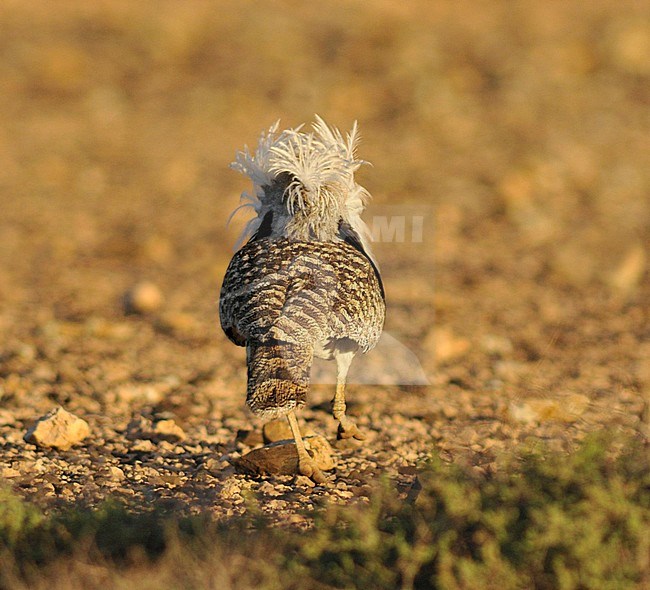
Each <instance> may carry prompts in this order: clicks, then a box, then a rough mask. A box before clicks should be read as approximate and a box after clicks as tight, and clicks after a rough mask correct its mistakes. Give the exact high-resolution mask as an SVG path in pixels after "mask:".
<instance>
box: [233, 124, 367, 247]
mask: <svg viewBox="0 0 650 590" xmlns="http://www.w3.org/2000/svg"><path fill="white" fill-rule="evenodd" d="M278 129H279V121H278V122H276V123H274V124H273V125H272V126H271V127H270V128H269V129H268V131H265V132H262V134H261V135H260V139H259V142H258V145H257V149H256V150H255V152H254V153H251V152H250V151H249V149H248V147H244V149H243V150H242V151H239V152H237V155H236V158H235V161H234V162H233V163H232V164H231V168H233V169H234V170H237V171H238V172H241V173H242V174H245V175H246V176H248V177H249V178H250V179H251V180H252V182H253V192H252V193H249V192H247V191H244V192H243V193H242V196H241V201H242V203H241V205H240V206H239V207H237V209H235V211H233V213H232V215H231V218H232V216H233V215H234V214H235V213H236V212H237V211H239V210H240V209H243V208H246V207H252V209H253V210H254V212H255V216H254V217H253V218H252V219H251V220H250V221H249V222H248V223H247V224H246V226H245V228H244V231H243V232H242V235H241V236H240V238H239V241H238V243H237V248H239V247H240V246H241V245H242V244H243V243H244V242H245V241H246V240H247V239H248V238H250V237H251V236H252V235H253V234H254V233H255V232H256V231H257V230H258V229H259V227H260V225H261V223H262V220H263V219H264V218H265V216H266V214H267V213H269V212H272V213H273V217H272V219H273V221H272V226H273V227H272V231H273V235H274V236H276V237H277V236H284V237H289V238H293V239H303V240H316V241H337V240H340V239H341V237H340V235H339V223H340V222H341V221H343V222H344V223H346V224H347V225H348V226H349V227H350V228H351V229H352V230H353V231H354V232H355V233H356V235H357V236H358V238H359V240H360V241H361V244H362V246H363V247H364V249H365V251H366V252H367V254H368V255H369V256H371V253H370V250H369V242H370V232H369V230H368V227H367V226H366V224H365V223H364V222H363V221H362V219H361V213H362V212H363V210H364V208H365V204H366V201H367V199H368V198H369V194H368V192H367V191H366V190H365V189H364V188H363V187H362V186H360V185H358V184H357V183H356V181H355V180H354V173H355V172H356V171H357V170H358V169H359V167H360V166H361V165H362V164H366V163H367V162H364V161H363V160H359V159H357V156H356V148H357V145H358V143H359V131H358V126H357V123H356V121H355V123H354V124H353V126H352V129H351V131H350V132H349V133H348V134H347V135H346V137H345V138H344V137H343V135H342V134H341V132H340V131H339V130H338V129H336V128H334V127H329V126H328V125H327V123H325V121H324V120H323V119H322V118H321V117H319V116H318V115H316V121H315V123H314V124H313V125H312V131H311V132H306V131H302V126H300V127H297V128H295V129H287V130H284V131H278ZM278 183H280V184H278Z"/></svg>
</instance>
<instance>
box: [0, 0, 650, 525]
mask: <svg viewBox="0 0 650 590" xmlns="http://www.w3.org/2000/svg"><path fill="white" fill-rule="evenodd" d="M648 55H650V13H649V12H648V9H647V7H644V6H643V3H638V2H634V1H631V0H623V1H613V0H595V1H593V2H589V3H584V2H577V1H575V2H574V1H572V2H562V3H560V2H532V1H517V2H507V3H505V2H483V3H474V2H465V1H461V2H438V3H429V2H424V1H414V2H402V3H394V2H390V1H388V0H379V1H377V2H357V1H351V2H344V3H343V2H325V3H319V4H318V6H317V5H314V4H311V3H295V2H268V3H255V4H253V3H243V2H242V3H232V2H218V1H202V0H188V1H185V2H183V3H175V2H169V1H165V2H149V1H143V2H135V3H134V2H127V1H125V0H104V1H98V2H92V3H84V2H73V1H67V0H66V1H64V2H60V3H56V6H55V5H54V4H53V3H49V2H46V1H44V0H33V1H32V2H29V3H25V2H20V1H17V0H5V1H4V2H3V3H2V6H0V80H1V83H0V334H1V339H0V476H1V478H2V480H3V481H4V483H5V484H7V485H9V486H11V488H12V489H13V490H14V491H16V492H17V493H18V494H19V495H21V496H22V497H24V498H27V499H29V500H31V501H33V502H35V503H37V504H38V505H39V506H41V507H43V508H45V509H47V510H50V509H54V508H57V507H61V506H95V505H97V504H98V503H99V502H101V500H103V499H107V498H120V499H123V500H125V501H126V502H128V503H129V505H131V506H136V507H143V508H146V507H147V506H151V505H152V504H155V505H166V506H169V507H172V508H174V509H176V510H179V511H181V512H187V513H199V512H201V513H205V512H207V513H210V514H212V515H214V517H215V518H217V519H225V518H230V517H236V516H237V515H239V514H243V513H244V512H245V511H246V510H247V509H248V506H249V503H248V502H247V498H249V497H250V496H251V494H252V495H255V496H256V497H257V499H258V502H259V507H260V508H261V510H262V511H263V512H265V513H267V514H269V515H271V516H272V517H273V519H274V520H275V521H277V522H278V523H279V524H281V525H284V526H299V527H302V526H309V518H308V511H309V510H310V509H311V508H313V507H316V506H319V505H321V504H323V503H325V502H338V503H353V502H366V501H367V497H368V494H369V493H370V490H371V489H372V486H373V485H374V484H375V483H376V482H377V481H379V480H381V479H382V478H387V480H388V482H389V483H390V485H391V486H394V487H396V488H397V490H398V492H399V493H400V494H401V495H403V496H404V497H408V495H409V494H411V493H413V492H414V490H416V487H417V483H416V480H417V473H418V469H419V466H420V465H421V464H422V462H423V461H425V460H426V458H427V457H429V456H430V455H431V454H435V455H438V456H440V457H441V458H442V459H443V460H444V461H448V462H454V463H459V464H463V465H469V466H472V467H473V469H475V470H476V471H477V472H478V473H484V474H488V473H491V472H494V471H495V470H498V469H499V468H500V457H501V456H502V455H503V453H505V452H509V451H510V450H512V449H516V448H517V446H518V445H519V444H520V443H522V442H525V443H526V444H535V441H543V442H544V443H545V444H546V443H548V444H550V445H552V446H554V447H557V448H558V449H560V450H570V449H572V448H573V447H574V446H575V445H576V443H577V442H578V441H580V440H581V439H582V438H583V437H584V436H585V435H586V433H588V432H592V431H597V430H608V431H620V432H626V433H628V434H631V435H633V436H637V437H639V438H641V439H645V440H646V441H647V437H648V435H649V433H648V422H649V420H650V418H649V414H650V410H649V409H648V404H649V403H650V281H649V280H648V279H649V274H648V272H649V271H648V266H649V263H648V256H649V255H650V250H649V246H648V245H649V244H650V60H649V59H648ZM314 113H319V114H321V115H322V116H324V117H325V118H326V119H327V120H328V121H329V122H330V123H332V124H334V125H337V126H339V127H341V128H342V129H343V130H347V129H348V128H349V127H350V126H351V125H352V122H353V121H354V120H355V119H356V120H358V121H359V125H360V128H361V132H362V135H363V143H362V145H361V149H360V156H361V157H362V158H363V159H366V160H368V161H370V162H371V163H372V164H373V166H372V167H370V166H367V167H364V168H363V169H362V170H361V171H360V174H359V180H360V182H361V183H362V184H363V185H364V186H366V187H367V188H368V190H369V191H370V192H371V193H372V195H373V200H372V202H371V204H370V206H369V208H368V210H367V214H366V219H367V221H368V223H369V225H370V227H371V229H372V230H373V231H374V233H375V236H376V238H377V243H376V246H375V254H376V256H377V259H378V260H379V262H380V265H381V269H382V273H383V276H384V280H385V285H386V292H387V303H388V311H387V321H386V338H385V340H384V341H382V344H381V346H380V347H379V349H378V350H376V351H374V352H372V353H370V354H369V355H368V358H367V359H363V361H360V362H359V363H358V366H357V368H356V373H354V377H353V379H352V383H351V384H350V387H349V394H348V395H349V400H350V412H351V414H353V415H355V416H356V417H357V421H358V422H359V424H360V426H362V427H363V429H364V430H365V431H366V432H367V433H368V438H367V440H366V441H365V442H364V443H363V444H359V443H351V442H344V443H343V442H337V441H336V437H335V432H336V430H335V422H334V420H333V418H332V417H331V415H330V413H329V399H330V398H331V395H332V392H333V387H332V385H331V383H330V384H328V383H327V381H328V380H329V378H328V376H327V373H319V374H318V379H317V380H318V381H321V382H322V383H319V384H317V385H315V386H314V389H313V392H312V395H311V398H310V403H309V404H308V407H307V409H306V410H305V411H304V412H302V415H301V418H302V420H303V421H304V422H303V424H305V423H306V428H307V429H309V430H310V431H313V432H314V433H317V434H321V435H323V436H325V437H326V438H327V439H328V440H329V442H330V443H331V445H332V451H331V453H332V459H333V461H334V464H335V466H334V468H333V469H332V470H331V471H330V472H329V478H330V481H329V483H328V485H327V486H314V485H313V484H312V482H310V481H309V480H307V479H305V478H302V477H295V476H292V475H266V476H255V475H250V474H246V473H242V472H240V470H239V469H238V467H237V464H238V459H239V458H240V457H241V456H242V455H244V454H245V453H247V452H248V451H250V450H251V449H254V448H256V447H259V446H261V445H262V444H263V439H262V424H261V423H260V422H258V421H256V420H255V419H254V418H252V417H251V416H250V415H249V414H248V413H247V412H246V410H245V407H244V398H245V377H246V373H245V359H244V352H243V350H242V349H240V348H237V347H235V346H234V345H232V344H231V343H230V342H229V341H228V340H227V339H226V337H225V336H224V335H223V333H222V332H221V330H220V328H219V324H218V309H217V302H218V293H219V287H220V284H221V280H222V278H223V275H224V272H225V269H226V266H227V264H228V261H229V259H230V256H231V255H232V252H233V246H234V243H235V240H236V236H237V233H238V230H239V229H240V228H241V227H242V224H243V223H244V221H245V215H244V216H238V217H236V218H235V220H234V221H233V223H232V224H231V225H230V226H228V227H227V226H226V221H227V219H228V216H229V215H230V213H231V211H232V210H233V209H234V208H235V207H236V206H237V205H238V199H239V194H240V193H241V191H242V190H245V189H248V188H249V186H248V183H247V182H246V179H244V178H243V177H240V176H239V175H238V174H237V173H236V172H234V171H232V170H229V168H228V165H229V163H230V162H231V161H232V159H233V158H234V155H235V152H236V151H237V150H238V149H241V148H242V147H243V146H244V144H248V145H249V146H252V145H254V144H255V142H256V141H257V136H258V133H259V132H260V131H261V130H262V129H264V128H266V127H268V126H269V125H271V124H272V123H273V122H274V121H275V120H277V119H281V120H282V123H283V124H285V125H286V126H295V125H298V124H300V123H302V122H310V121H311V120H313V115H314ZM59 407H63V408H64V409H65V410H66V411H68V412H71V413H72V414H74V415H75V416H77V417H79V418H81V419H83V420H85V421H86V422H87V423H88V426H89V435H88V436H87V437H86V438H85V439H84V440H83V441H81V442H80V443H78V444H76V445H75V446H72V447H71V448H69V449H67V450H62V449H57V448H47V447H44V446H42V445H40V444H35V443H34V442H33V439H28V440H32V442H27V441H26V440H25V434H26V433H27V432H28V430H29V429H30V428H31V427H32V426H33V425H34V423H35V422H36V420H37V419H39V418H40V417H42V416H43V415H45V414H46V413H47V412H50V411H52V410H55V409H57V408H59ZM161 423H162V424H161ZM305 510H306V511H307V513H306V512H305Z"/></svg>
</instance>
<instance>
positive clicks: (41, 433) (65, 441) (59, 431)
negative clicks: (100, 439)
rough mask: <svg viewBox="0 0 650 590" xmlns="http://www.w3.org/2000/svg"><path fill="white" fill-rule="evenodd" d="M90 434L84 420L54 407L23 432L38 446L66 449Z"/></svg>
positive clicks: (30, 441) (28, 440)
mask: <svg viewBox="0 0 650 590" xmlns="http://www.w3.org/2000/svg"><path fill="white" fill-rule="evenodd" d="M89 435H90V427H89V426H88V423H87V422H86V421H85V420H82V419H81V418H77V416H75V415H73V414H71V413H70V412H67V411H66V410H64V409H63V408H60V407H59V408H56V409H55V410H52V411H51V412H48V413H47V414H45V416H42V417H41V418H39V420H38V421H37V422H36V424H34V426H32V427H31V428H30V429H29V430H28V431H27V433H26V434H25V440H26V441H27V442H29V443H32V444H35V445H38V446H39V447H51V448H54V449H60V450H62V451H66V450H67V449H69V448H70V447H72V446H73V445H76V444H78V443H80V442H81V441H82V440H84V439H85V438H86V437H87V436H89Z"/></svg>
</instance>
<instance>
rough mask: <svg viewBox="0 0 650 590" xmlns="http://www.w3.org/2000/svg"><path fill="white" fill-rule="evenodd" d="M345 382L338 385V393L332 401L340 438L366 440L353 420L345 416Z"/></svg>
mask: <svg viewBox="0 0 650 590" xmlns="http://www.w3.org/2000/svg"><path fill="white" fill-rule="evenodd" d="M345 410H346V405H345V381H340V380H339V382H338V383H337V384H336V393H335V394H334V399H333V400H332V413H333V414H334V418H336V419H337V420H338V421H339V432H338V436H339V438H352V437H354V438H356V439H357V440H365V438H366V435H365V434H364V433H363V432H361V431H360V430H359V428H358V427H357V425H356V424H355V423H354V421H353V420H351V419H350V418H348V416H347V415H346V414H345Z"/></svg>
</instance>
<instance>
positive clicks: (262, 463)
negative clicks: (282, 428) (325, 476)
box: [236, 435, 334, 475]
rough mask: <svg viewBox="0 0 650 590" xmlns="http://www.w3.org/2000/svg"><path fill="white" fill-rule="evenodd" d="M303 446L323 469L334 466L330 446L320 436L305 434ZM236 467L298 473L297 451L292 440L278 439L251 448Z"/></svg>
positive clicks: (255, 470)
mask: <svg viewBox="0 0 650 590" xmlns="http://www.w3.org/2000/svg"><path fill="white" fill-rule="evenodd" d="M303 440H304V442H305V447H306V448H307V451H308V452H309V453H310V454H311V456H312V457H313V458H314V461H315V462H316V465H317V466H318V467H319V468H320V469H323V470H325V471H328V470H330V469H332V468H333V467H334V460H333V459H332V447H331V446H330V444H329V443H328V442H327V440H326V439H325V438H324V437H322V436H318V435H316V436H307V437H305V438H304V439H303ZM236 466H237V468H238V469H240V470H241V471H246V472H249V473H256V474H262V473H273V474H278V475H296V474H297V473H298V451H297V450H296V444H295V442H294V441H293V440H288V441H284V440H283V441H279V442H275V443H271V444H269V445H266V446H263V447H260V448H259V449H253V450H252V451H250V452H249V453H246V454H245V455H244V456H243V457H241V458H240V459H239V460H238V461H237V465H236Z"/></svg>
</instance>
